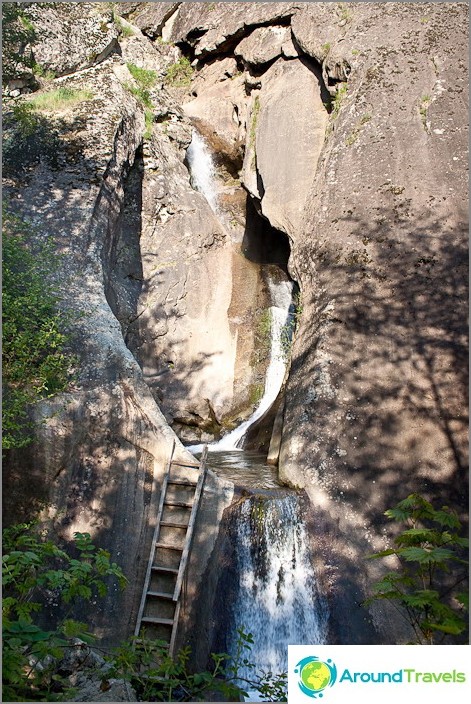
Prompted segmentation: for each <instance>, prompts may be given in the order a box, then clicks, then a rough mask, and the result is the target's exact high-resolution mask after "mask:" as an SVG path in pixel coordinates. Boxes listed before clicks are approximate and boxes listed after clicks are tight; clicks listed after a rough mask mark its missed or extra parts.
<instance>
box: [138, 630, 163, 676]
mask: <svg viewBox="0 0 471 704" xmlns="http://www.w3.org/2000/svg"><path fill="white" fill-rule="evenodd" d="M133 642H134V643H139V644H141V643H147V642H148V641H147V639H146V640H145V639H144V638H133ZM169 645H170V643H164V642H163V641H160V643H159V648H164V649H165V650H167V648H168V647H169ZM139 677H142V678H143V677H146V675H144V674H142V673H141V674H140V675H139Z"/></svg>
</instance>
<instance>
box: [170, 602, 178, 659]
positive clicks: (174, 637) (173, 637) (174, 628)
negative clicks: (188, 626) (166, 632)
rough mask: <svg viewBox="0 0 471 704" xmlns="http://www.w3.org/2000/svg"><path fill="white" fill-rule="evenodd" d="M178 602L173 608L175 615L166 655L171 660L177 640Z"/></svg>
mask: <svg viewBox="0 0 471 704" xmlns="http://www.w3.org/2000/svg"><path fill="white" fill-rule="evenodd" d="M180 603H181V602H180V601H178V602H177V605H176V607H175V614H174V617H173V621H174V623H173V626H172V633H171V635H170V644H169V647H168V653H169V655H170V657H171V658H173V652H174V650H175V643H176V640H177V630H178V619H179V617H180Z"/></svg>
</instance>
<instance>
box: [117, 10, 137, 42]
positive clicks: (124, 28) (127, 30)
mask: <svg viewBox="0 0 471 704" xmlns="http://www.w3.org/2000/svg"><path fill="white" fill-rule="evenodd" d="M113 22H114V23H115V25H116V27H117V28H118V29H119V32H120V34H121V35H122V36H123V37H133V36H134V34H135V32H134V30H133V28H132V27H131V26H130V25H129V24H128V23H127V22H124V20H123V19H122V18H121V17H119V15H115V14H114V12H113Z"/></svg>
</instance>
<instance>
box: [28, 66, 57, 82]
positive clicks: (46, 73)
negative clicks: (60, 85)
mask: <svg viewBox="0 0 471 704" xmlns="http://www.w3.org/2000/svg"><path fill="white" fill-rule="evenodd" d="M31 70H32V71H33V73H34V75H35V76H39V78H45V79H46V81H53V80H54V78H56V74H55V73H54V71H51V70H49V69H45V68H44V66H41V64H38V63H37V62H34V64H33V65H32V67H31Z"/></svg>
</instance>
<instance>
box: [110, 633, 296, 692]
mask: <svg viewBox="0 0 471 704" xmlns="http://www.w3.org/2000/svg"><path fill="white" fill-rule="evenodd" d="M253 642H254V641H253V637H252V635H251V634H250V633H248V634H247V633H244V632H243V631H242V630H239V631H238V641H237V646H236V652H235V655H234V656H230V655H227V654H226V653H212V654H211V661H212V662H211V666H210V667H209V668H208V670H207V671H206V672H196V673H194V672H192V671H191V669H190V667H189V658H190V650H189V648H183V649H182V650H180V652H179V653H178V655H176V656H175V657H174V658H171V657H170V656H169V654H168V649H167V644H166V643H165V642H163V641H158V640H149V639H147V638H146V637H145V634H144V636H140V637H139V638H131V639H130V640H129V641H127V642H125V643H124V644H122V645H121V646H120V647H119V648H118V649H117V650H116V653H114V654H113V656H112V657H111V658H110V663H111V670H110V676H111V677H118V678H123V679H126V680H128V681H129V682H130V683H131V684H132V685H133V687H134V688H135V690H136V692H137V695H138V698H139V701H172V702H173V701H190V702H198V701H208V695H212V696H214V695H215V694H216V695H217V697H218V700H219V701H220V700H221V699H223V700H224V701H241V698H242V697H243V696H247V692H246V691H245V689H244V688H245V686H246V685H249V686H250V688H252V689H255V690H257V691H258V692H259V693H260V694H261V695H262V701H272V702H276V701H286V673H282V674H280V675H274V674H273V673H268V672H267V673H265V672H262V673H255V665H254V664H253V663H250V662H249V660H248V657H249V653H250V650H251V646H252V644H253ZM242 668H248V669H249V671H253V672H254V674H253V677H251V678H250V679H247V678H243V677H241V675H240V672H241V669H242Z"/></svg>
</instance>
